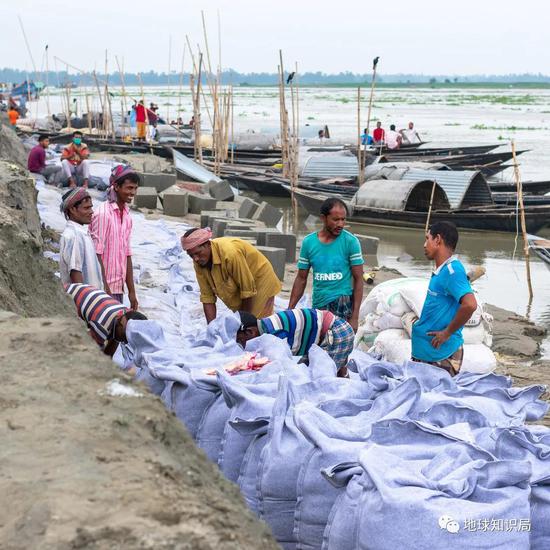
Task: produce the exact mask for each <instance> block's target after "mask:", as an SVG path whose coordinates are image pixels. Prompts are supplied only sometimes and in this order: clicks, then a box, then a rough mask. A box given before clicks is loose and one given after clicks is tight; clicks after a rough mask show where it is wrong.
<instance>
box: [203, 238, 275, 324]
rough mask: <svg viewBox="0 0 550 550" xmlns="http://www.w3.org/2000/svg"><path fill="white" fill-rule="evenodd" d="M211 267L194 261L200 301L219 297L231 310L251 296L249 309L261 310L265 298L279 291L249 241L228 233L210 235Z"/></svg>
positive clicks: (257, 312) (212, 301) (264, 261)
mask: <svg viewBox="0 0 550 550" xmlns="http://www.w3.org/2000/svg"><path fill="white" fill-rule="evenodd" d="M211 243H212V267H211V268H208V267H201V266H200V265H198V264H197V263H195V264H194V267H195V273H196V275H197V281H198V283H199V286H200V290H201V295H200V300H201V302H202V303H203V304H215V303H216V299H217V298H219V299H220V300H222V302H223V303H224V304H225V305H226V306H227V307H228V308H229V309H231V310H232V311H238V310H239V309H241V304H242V301H243V300H244V299H246V298H254V300H253V305H252V311H251V313H252V314H254V315H256V316H257V317H258V316H259V315H260V314H262V312H263V310H264V306H265V304H266V302H267V301H268V300H269V299H270V298H271V297H273V296H276V295H277V294H278V293H279V292H280V291H281V286H282V285H281V282H280V281H279V279H277V276H276V275H275V272H274V271H273V267H271V264H270V263H269V261H268V260H267V258H266V257H265V256H264V255H263V254H262V253H261V252H259V251H258V250H256V248H254V247H253V246H252V245H251V244H250V243H248V242H246V241H243V240H241V239H237V238H232V237H220V238H219V239H212V241H211Z"/></svg>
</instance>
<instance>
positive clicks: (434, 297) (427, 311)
mask: <svg viewBox="0 0 550 550" xmlns="http://www.w3.org/2000/svg"><path fill="white" fill-rule="evenodd" d="M471 292H472V287H471V286H470V281H469V280H468V276H467V275H466V270H465V269H464V266H463V265H462V264H461V263H460V261H459V260H457V259H456V258H455V257H454V256H453V257H451V258H449V259H448V260H447V261H446V262H444V263H443V264H442V265H440V266H439V268H438V269H436V271H434V273H433V274H432V278H431V279H430V284H429V286H428V294H427V295H426V301H425V302H424V307H423V308H422V313H421V314H420V319H419V320H418V321H417V322H416V323H415V324H414V325H413V328H412V356H413V357H414V358H415V359H420V360H421V361H430V362H434V361H441V360H442V359H447V357H450V356H451V355H452V354H453V353H454V352H455V351H456V350H457V349H458V348H460V346H462V344H463V343H464V338H462V328H460V329H459V330H457V331H456V332H455V333H453V334H452V335H451V337H450V338H449V339H448V340H447V341H446V342H444V343H443V344H442V345H441V346H440V347H439V349H436V348H434V347H433V346H432V339H433V336H429V335H428V332H434V331H439V330H445V329H446V328H447V327H448V326H449V323H450V322H451V321H452V320H453V319H454V318H455V315H456V312H457V311H458V309H459V308H460V300H461V298H462V297H463V296H465V295H466V294H469V293H471Z"/></svg>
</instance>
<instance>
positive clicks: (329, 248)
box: [298, 230, 364, 308]
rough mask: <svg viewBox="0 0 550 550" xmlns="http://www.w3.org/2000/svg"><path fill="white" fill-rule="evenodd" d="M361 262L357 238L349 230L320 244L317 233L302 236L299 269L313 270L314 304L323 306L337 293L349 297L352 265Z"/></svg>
mask: <svg viewBox="0 0 550 550" xmlns="http://www.w3.org/2000/svg"><path fill="white" fill-rule="evenodd" d="M363 263H364V262H363V254H362V253H361V244H360V243H359V239H358V238H357V237H356V236H355V235H352V234H351V233H350V232H349V231H346V230H344V231H342V233H340V235H338V237H336V239H334V240H333V241H332V242H331V243H329V244H324V243H322V242H321V241H320V240H319V237H318V236H317V233H311V234H310V235H308V236H307V237H305V238H304V240H303V242H302V248H301V250H300V257H299V258H298V269H309V268H312V269H313V298H312V302H313V304H312V305H313V307H314V308H320V307H323V306H324V305H326V304H328V303H329V302H332V301H334V300H336V299H338V298H339V297H340V296H351V295H352V294H353V283H352V280H351V279H352V277H351V266H353V265H363Z"/></svg>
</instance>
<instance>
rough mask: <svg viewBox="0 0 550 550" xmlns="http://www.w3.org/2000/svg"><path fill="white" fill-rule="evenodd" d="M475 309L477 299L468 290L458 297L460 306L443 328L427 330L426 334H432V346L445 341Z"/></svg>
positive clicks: (439, 344) (464, 322) (438, 345)
mask: <svg viewBox="0 0 550 550" xmlns="http://www.w3.org/2000/svg"><path fill="white" fill-rule="evenodd" d="M476 309H477V301H476V299H475V296H474V295H473V293H471V292H469V293H468V294H465V295H464V296H462V298H461V299H460V307H459V308H458V311H457V312H456V315H455V316H454V319H453V320H452V321H451V322H450V323H449V325H448V326H447V328H446V329H445V330H439V331H433V332H428V336H433V338H432V346H433V347H434V348H436V349H437V348H439V347H440V346H441V344H443V343H444V342H446V341H447V340H448V339H449V338H450V337H451V336H452V335H453V334H454V333H455V332H456V331H457V330H458V329H460V328H462V327H463V326H464V325H465V324H466V323H467V322H468V320H469V319H470V317H471V316H472V315H473V313H474V311H475V310H476Z"/></svg>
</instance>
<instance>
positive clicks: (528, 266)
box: [512, 141, 533, 301]
mask: <svg viewBox="0 0 550 550" xmlns="http://www.w3.org/2000/svg"><path fill="white" fill-rule="evenodd" d="M512 158H513V161H514V177H515V180H516V189H517V194H518V204H519V212H520V220H521V232H522V234H523V251H524V254H525V268H526V271H527V287H528V289H529V301H531V300H532V299H533V285H532V283H531V264H530V261H529V241H528V240H527V228H526V224H525V209H524V206H523V185H522V182H521V175H520V173H519V165H518V159H517V157H516V144H515V142H514V141H512Z"/></svg>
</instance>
